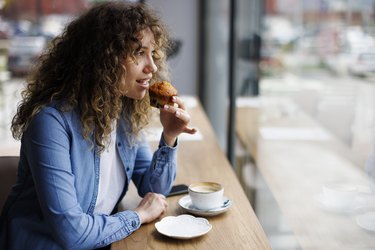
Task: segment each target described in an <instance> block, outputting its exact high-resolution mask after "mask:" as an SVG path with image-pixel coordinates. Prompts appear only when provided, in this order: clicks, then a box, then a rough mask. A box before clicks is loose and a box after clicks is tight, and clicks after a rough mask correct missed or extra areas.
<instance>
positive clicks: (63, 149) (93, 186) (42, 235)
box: [0, 106, 176, 250]
mask: <svg viewBox="0 0 375 250" xmlns="http://www.w3.org/2000/svg"><path fill="white" fill-rule="evenodd" d="M119 126H120V127H119V128H118V129H117V141H116V147H117V150H118V152H119V155H120V158H121V161H122V164H123V167H124V169H125V173H126V184H125V186H124V190H123V194H122V196H121V197H120V200H121V199H122V198H123V197H124V195H125V193H126V191H127V190H128V185H129V182H130V181H131V180H132V181H133V182H134V184H135V185H136V187H137V189H138V194H139V195H140V196H142V197H143V196H144V195H145V194H146V193H147V192H155V193H161V194H164V195H166V194H167V193H169V191H170V189H171V187H172V183H173V181H174V179H175V176H176V147H169V146H168V145H167V144H166V143H165V142H164V141H163V140H162V139H161V140H160V142H159V147H158V149H157V150H156V151H155V152H154V154H153V155H152V153H151V151H150V148H149V146H148V143H147V142H146V141H145V140H142V141H140V140H138V141H137V142H136V143H134V142H133V143H129V140H128V138H127V136H126V135H125V132H124V131H126V130H127V128H126V125H125V122H124V121H120V122H119ZM81 131H82V127H81V123H80V120H79V117H78V115H77V113H76V112H74V111H70V112H61V111H59V109H58V108H56V107H55V106H48V107H45V108H43V109H42V111H41V112H40V113H39V114H37V115H36V116H35V117H34V119H33V120H32V122H31V123H30V125H29V127H28V129H27V131H26V132H25V133H24V135H23V138H22V141H21V142H22V144H21V152H20V163H19V167H18V174H17V183H16V185H15V186H13V188H12V192H11V194H10V196H9V197H8V200H7V201H6V204H5V205H4V209H3V211H2V215H1V219H0V223H1V225H0V249H49V250H51V249H93V248H98V247H103V246H106V245H108V244H110V243H112V242H115V241H118V240H121V239H123V238H125V237H127V236H128V235H130V234H131V233H132V232H134V231H135V230H136V229H138V228H139V227H140V219H139V217H138V215H137V213H136V212H134V211H130V210H129V211H122V212H118V213H115V214H112V215H105V214H94V213H93V211H94V207H95V203H96V199H97V196H98V186H99V167H100V155H99V154H98V153H97V147H96V146H95V145H94V144H93V143H92V142H90V141H89V140H85V139H84V138H83V136H82V134H81ZM120 200H119V201H120ZM114 209H115V208H114Z"/></svg>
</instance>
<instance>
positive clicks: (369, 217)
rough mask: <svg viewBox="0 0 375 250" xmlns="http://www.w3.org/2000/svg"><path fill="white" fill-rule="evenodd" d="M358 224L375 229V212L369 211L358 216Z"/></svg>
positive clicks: (367, 228) (368, 228)
mask: <svg viewBox="0 0 375 250" xmlns="http://www.w3.org/2000/svg"><path fill="white" fill-rule="evenodd" d="M356 221H357V224H358V226H360V227H362V228H364V229H366V230H369V231H375V212H368V213H364V214H361V215H357V216H356Z"/></svg>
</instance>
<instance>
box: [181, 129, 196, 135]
mask: <svg viewBox="0 0 375 250" xmlns="http://www.w3.org/2000/svg"><path fill="white" fill-rule="evenodd" d="M197 132H198V130H197V129H196V128H185V129H184V133H188V134H191V135H193V134H195V133H197Z"/></svg>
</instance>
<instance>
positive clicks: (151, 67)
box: [144, 57, 158, 73]
mask: <svg viewBox="0 0 375 250" xmlns="http://www.w3.org/2000/svg"><path fill="white" fill-rule="evenodd" d="M144 70H145V73H155V72H156V71H157V70H158V67H157V66H156V64H155V62H154V59H153V58H152V57H151V58H150V59H149V60H148V61H147V64H146V67H145V69H144Z"/></svg>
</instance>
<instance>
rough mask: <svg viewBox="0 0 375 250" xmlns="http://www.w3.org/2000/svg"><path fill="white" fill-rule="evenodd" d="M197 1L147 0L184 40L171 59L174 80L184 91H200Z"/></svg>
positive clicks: (181, 92)
mask: <svg viewBox="0 0 375 250" xmlns="http://www.w3.org/2000/svg"><path fill="white" fill-rule="evenodd" d="M198 1H199V0H147V1H146V3H147V4H149V5H151V6H152V7H153V8H155V9H156V10H157V11H158V12H159V13H160V15H161V16H162V17H163V18H164V22H165V23H166V24H167V25H168V27H169V28H170V30H171V36H172V38H176V39H179V40H181V41H182V47H181V49H180V52H179V54H178V55H177V56H176V57H172V58H171V59H170V60H169V65H170V69H171V76H172V82H173V84H174V85H175V86H176V88H177V89H178V90H179V93H180V94H182V95H198V87H197V86H198V82H197V81H198V15H199V11H198V7H199V6H198Z"/></svg>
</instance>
